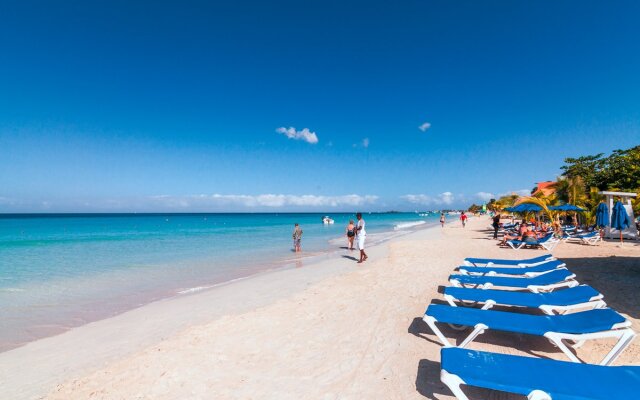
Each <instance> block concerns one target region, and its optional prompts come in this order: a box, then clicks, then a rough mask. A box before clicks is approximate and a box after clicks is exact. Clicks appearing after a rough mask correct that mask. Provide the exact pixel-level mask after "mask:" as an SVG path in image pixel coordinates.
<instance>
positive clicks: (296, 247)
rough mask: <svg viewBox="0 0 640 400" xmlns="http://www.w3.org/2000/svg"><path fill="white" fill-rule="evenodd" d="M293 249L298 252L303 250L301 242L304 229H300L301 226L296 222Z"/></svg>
mask: <svg viewBox="0 0 640 400" xmlns="http://www.w3.org/2000/svg"><path fill="white" fill-rule="evenodd" d="M292 236H293V249H294V250H295V252H296V253H299V252H300V251H302V250H301V248H300V242H301V241H302V229H300V226H299V225H298V224H297V223H296V224H295V227H294V228H293V235H292Z"/></svg>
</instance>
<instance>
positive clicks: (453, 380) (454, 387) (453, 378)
mask: <svg viewBox="0 0 640 400" xmlns="http://www.w3.org/2000/svg"><path fill="white" fill-rule="evenodd" d="M440 380H441V381H442V383H444V384H445V385H447V387H449V389H450V390H451V391H452V392H453V394H454V396H456V398H457V399H458V400H469V398H468V397H467V395H466V394H464V392H463V391H462V389H461V388H460V386H461V385H466V382H465V381H463V380H462V379H460V377H459V376H458V375H454V374H450V373H449V372H447V371H445V370H444V369H443V370H441V371H440ZM527 399H528V400H553V399H552V398H551V396H549V395H548V394H547V393H545V392H543V391H541V390H534V391H532V392H531V393H529V395H528V396H527Z"/></svg>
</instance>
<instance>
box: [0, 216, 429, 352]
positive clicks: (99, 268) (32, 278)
mask: <svg viewBox="0 0 640 400" xmlns="http://www.w3.org/2000/svg"><path fill="white" fill-rule="evenodd" d="M321 218H322V214H306V213H305V214H122V215H120V214H97V215H87V214H83V215H70V214H65V215H0V351H2V350H7V349H10V348H13V347H16V346H19V345H21V344H24V343H26V342H29V341H32V340H35V339H38V338H41V337H44V336H49V335H52V334H56V333H59V332H63V331H65V330H67V329H69V328H71V327H74V326H79V325H82V324H84V323H87V322H90V321H93V320H97V319H101V318H105V317H108V316H111V315H115V314H117V313H120V312H122V311H125V310H127V309H131V308H133V307H136V306H139V305H142V304H145V303H148V302H150V301H154V300H157V299H161V298H165V297H170V296H176V295H183V294H188V293H192V292H195V291H198V290H202V289H205V288H209V287H212V286H215V285H217V284H221V283H224V282H228V281H231V280H234V279H239V278H243V277H246V276H249V275H252V274H255V273H258V272H261V271H265V270H269V269H273V268H281V267H284V268H286V267H295V266H301V265H304V263H306V262H307V261H310V260H311V259H310V258H309V257H313V256H315V257H322V256H323V255H326V254H328V253H331V252H335V251H342V252H344V251H345V250H343V249H341V247H342V246H345V245H346V241H345V239H344V238H343V235H344V229H345V226H346V224H347V222H348V220H349V219H354V220H355V216H354V215H353V214H332V215H331V218H333V219H334V220H335V224H333V225H325V224H323V223H322V221H321ZM364 218H365V220H366V222H367V234H368V235H367V236H368V241H369V243H375V242H379V241H382V240H385V239H388V238H390V237H393V236H396V235H400V234H403V233H405V232H408V231H411V230H413V229H418V228H420V227H424V226H427V225H431V224H434V223H436V222H437V217H436V216H429V217H421V216H419V215H418V214H416V213H381V214H365V216H364ZM295 222H298V223H299V224H300V225H301V227H302V229H303V231H304V235H303V240H302V248H303V253H302V254H301V255H296V254H294V253H293V252H292V251H291V248H292V241H291V231H292V230H293V224H294V223H295Z"/></svg>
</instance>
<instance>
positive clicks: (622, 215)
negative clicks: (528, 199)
mask: <svg viewBox="0 0 640 400" xmlns="http://www.w3.org/2000/svg"><path fill="white" fill-rule="evenodd" d="M547 208H548V209H549V210H551V211H564V212H584V211H586V210H585V209H583V208H580V207H578V206H576V205H573V204H562V205H559V206H549V207H547ZM504 210H505V211H509V212H515V213H527V212H539V211H542V210H543V209H542V207H541V206H539V205H537V204H532V203H521V204H518V205H517V206H513V207H507V208H505V209H504ZM631 223H632V221H631V219H630V218H629V215H628V214H627V210H626V209H625V208H624V205H623V204H622V202H621V201H617V202H616V203H615V205H614V206H613V209H612V210H611V215H609V207H608V206H607V204H606V203H604V202H602V203H600V204H598V208H597V209H596V224H595V226H596V227H597V228H600V229H602V228H605V227H607V226H611V228H612V229H615V230H617V231H619V232H620V242H622V231H623V230H624V229H626V228H628V227H629V226H630V225H631Z"/></svg>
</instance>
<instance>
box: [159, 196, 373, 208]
mask: <svg viewBox="0 0 640 400" xmlns="http://www.w3.org/2000/svg"><path fill="white" fill-rule="evenodd" d="M151 199H152V200H153V201H154V202H155V203H157V205H158V206H164V207H169V208H198V209H201V208H202V207H214V208H215V207H244V208H257V207H258V208H259V207H263V208H279V207H286V206H290V207H340V206H354V207H355V206H362V205H366V204H374V203H375V202H376V201H377V200H378V196H374V195H364V196H361V195H357V194H347V195H341V196H315V195H310V194H309V195H290V194H260V195H245V194H211V195H206V194H199V195H187V196H167V195H162V196H153V197H152V198H151Z"/></svg>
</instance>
